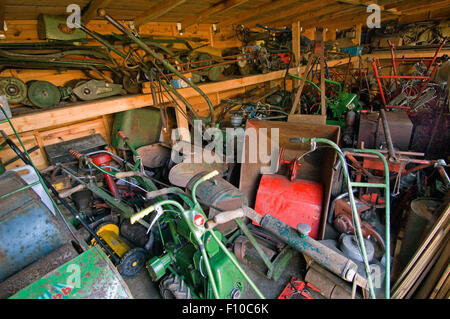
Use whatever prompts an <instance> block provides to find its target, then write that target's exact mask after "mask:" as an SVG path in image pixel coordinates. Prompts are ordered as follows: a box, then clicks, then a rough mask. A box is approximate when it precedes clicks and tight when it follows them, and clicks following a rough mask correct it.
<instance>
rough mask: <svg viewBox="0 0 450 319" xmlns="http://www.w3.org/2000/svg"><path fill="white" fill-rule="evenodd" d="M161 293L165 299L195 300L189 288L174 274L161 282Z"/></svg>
mask: <svg viewBox="0 0 450 319" xmlns="http://www.w3.org/2000/svg"><path fill="white" fill-rule="evenodd" d="M159 291H160V293H161V296H162V297H163V299H193V297H192V294H191V290H190V289H189V287H188V286H187V285H186V284H185V283H184V281H183V280H182V279H180V278H178V276H175V275H174V274H170V275H168V276H166V277H164V278H163V279H162V280H161V282H160V283H159Z"/></svg>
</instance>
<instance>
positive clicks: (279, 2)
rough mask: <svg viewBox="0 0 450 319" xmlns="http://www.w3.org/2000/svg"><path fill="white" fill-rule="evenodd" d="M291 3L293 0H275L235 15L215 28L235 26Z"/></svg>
mask: <svg viewBox="0 0 450 319" xmlns="http://www.w3.org/2000/svg"><path fill="white" fill-rule="evenodd" d="M293 2H294V1H293V0H276V1H273V2H270V3H265V4H263V5H261V6H259V7H257V8H255V9H253V10H249V11H247V12H243V13H242V14H239V15H236V16H235V17H232V18H230V19H227V20H225V21H222V22H220V23H218V24H217V27H218V28H223V27H226V26H229V25H232V24H236V23H238V22H243V21H247V20H249V19H251V18H253V17H255V16H258V15H260V14H264V13H267V12H270V11H273V10H276V9H278V8H281V7H284V6H287V5H289V4H292V3H293Z"/></svg>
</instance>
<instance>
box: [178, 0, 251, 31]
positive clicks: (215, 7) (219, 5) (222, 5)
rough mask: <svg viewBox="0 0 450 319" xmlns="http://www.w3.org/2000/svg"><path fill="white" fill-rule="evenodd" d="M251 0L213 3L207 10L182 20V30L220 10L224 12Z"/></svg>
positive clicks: (226, 0) (229, 0)
mask: <svg viewBox="0 0 450 319" xmlns="http://www.w3.org/2000/svg"><path fill="white" fill-rule="evenodd" d="M247 1H249V0H225V1H221V2H219V3H217V4H215V5H213V6H212V7H209V8H208V9H206V10H203V11H202V12H200V13H198V14H196V15H193V16H192V17H189V18H186V19H184V20H183V21H182V22H181V28H182V30H185V29H186V28H187V27H189V26H191V25H193V24H198V23H200V22H202V21H204V20H206V19H207V18H209V17H210V16H212V15H214V14H216V13H218V12H220V13H223V12H224V11H227V10H230V9H232V8H235V7H237V6H239V5H241V4H243V3H245V2H247Z"/></svg>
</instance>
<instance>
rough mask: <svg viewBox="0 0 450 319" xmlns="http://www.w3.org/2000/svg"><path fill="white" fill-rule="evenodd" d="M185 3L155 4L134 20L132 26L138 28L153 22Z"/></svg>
mask: <svg viewBox="0 0 450 319" xmlns="http://www.w3.org/2000/svg"><path fill="white" fill-rule="evenodd" d="M185 2H186V0H168V1H163V2H160V3H158V4H155V5H154V6H152V7H151V8H150V9H148V10H146V11H145V12H144V13H143V14H142V15H140V16H138V17H136V19H134V25H135V26H136V27H138V26H140V25H143V24H145V23H147V22H150V21H152V20H155V19H157V18H159V17H161V16H162V15H164V14H166V13H168V12H169V11H171V10H173V9H174V8H176V7H178V6H179V5H181V4H183V3H185Z"/></svg>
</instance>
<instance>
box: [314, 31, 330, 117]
mask: <svg viewBox="0 0 450 319" xmlns="http://www.w3.org/2000/svg"><path fill="white" fill-rule="evenodd" d="M323 34H324V30H323V29H322V28H317V30H316V43H319V52H318V54H319V61H320V106H321V107H320V109H321V113H322V116H326V115H327V109H326V107H327V106H326V101H325V52H324V40H323Z"/></svg>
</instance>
